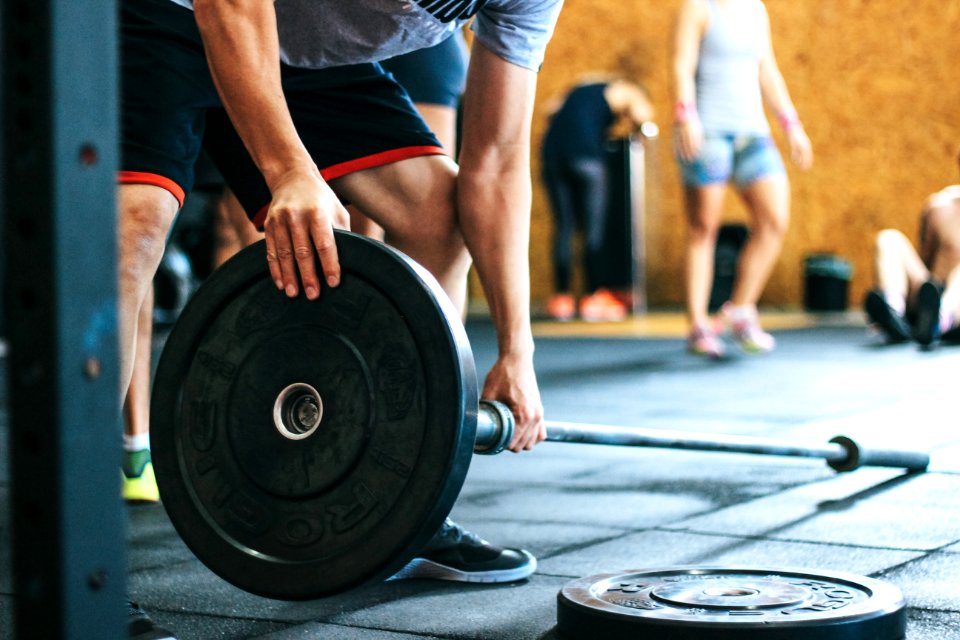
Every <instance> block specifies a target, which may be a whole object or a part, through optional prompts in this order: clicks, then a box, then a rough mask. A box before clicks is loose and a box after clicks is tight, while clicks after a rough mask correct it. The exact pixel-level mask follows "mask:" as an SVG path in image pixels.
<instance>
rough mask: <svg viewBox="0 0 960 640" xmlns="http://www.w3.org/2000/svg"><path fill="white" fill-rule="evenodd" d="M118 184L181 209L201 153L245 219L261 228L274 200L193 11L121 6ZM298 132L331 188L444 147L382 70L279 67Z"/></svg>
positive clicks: (165, 1) (158, 0)
mask: <svg viewBox="0 0 960 640" xmlns="http://www.w3.org/2000/svg"><path fill="white" fill-rule="evenodd" d="M120 64H121V103H120V104H121V159H120V169H121V171H120V175H119V182H120V183H121V184H152V185H156V186H160V187H163V188H164V189H167V190H168V191H170V193H172V194H173V195H174V196H175V197H176V198H177V200H178V201H179V202H180V204H181V205H182V204H183V199H184V195H185V194H186V193H188V192H189V191H190V189H191V188H192V187H193V181H194V163H195V161H196V159H197V156H198V154H199V152H200V148H201V145H202V146H203V147H204V148H205V149H206V150H207V153H208V154H209V155H210V157H211V158H212V159H213V161H214V163H215V164H216V165H217V168H218V169H219V170H220V172H221V173H222V174H223V177H224V180H225V181H226V183H227V185H229V186H230V188H231V189H232V190H233V191H234V193H235V194H236V195H237V198H238V199H239V200H240V203H241V204H242V205H243V207H244V209H245V210H246V212H247V215H248V216H250V218H251V219H252V220H253V221H254V224H256V225H257V226H258V228H259V227H260V226H261V225H262V223H263V217H264V216H265V215H266V207H267V205H269V203H270V192H269V190H268V189H267V185H266V182H265V181H264V179H263V176H262V175H261V174H260V171H259V170H258V169H257V167H256V165H255V164H254V163H253V160H252V159H251V158H250V156H249V154H248V153H247V151H246V148H245V147H244V146H243V142H242V141H241V140H240V137H239V136H238V135H237V133H236V131H235V130H234V128H233V126H232V124H231V123H230V120H229V118H228V117H227V115H226V112H225V111H224V109H223V106H222V104H221V102H220V98H219V96H218V95H217V91H216V89H215V87H214V85H213V80H212V78H211V77H210V71H209V69H208V67H207V61H206V58H205V57H204V53H203V45H202V42H201V39H200V33H199V31H198V30H197V25H196V22H195V20H194V17H193V12H192V11H190V10H189V9H185V8H183V7H181V6H179V5H177V4H174V3H173V2H170V0H122V3H121V57H120ZM281 74H282V82H283V91H284V95H285V96H286V99H287V104H288V107H289V109H290V113H291V115H292V117H293V122H294V125H295V126H296V128H297V132H298V133H299V135H300V138H301V139H302V140H303V143H304V145H305V146H306V148H307V150H308V151H309V152H310V155H311V156H312V157H313V160H314V162H315V163H316V164H317V166H318V167H320V173H321V175H322V176H323V177H324V179H325V180H332V179H334V178H338V177H340V176H343V175H346V174H349V173H352V172H355V171H360V170H363V169H369V168H372V167H378V166H382V165H385V164H389V163H391V162H395V161H397V160H403V159H406V158H412V157H416V156H422V155H431V154H443V153H444V151H443V148H442V147H441V146H440V143H439V142H438V141H437V139H436V137H435V136H434V135H433V134H432V133H431V132H430V130H429V128H428V127H427V125H426V124H425V123H424V122H423V119H422V118H420V116H419V115H418V114H417V111H416V109H415V108H414V106H413V103H412V102H411V101H410V98H409V97H408V96H407V94H406V93H405V92H404V90H403V89H402V88H401V87H400V86H399V85H398V84H397V83H396V82H395V81H394V80H393V79H392V78H391V77H390V76H389V74H387V73H385V72H384V71H383V69H382V68H381V67H380V65H378V64H357V65H350V66H344V67H336V68H331V69H320V70H315V69H299V68H294V67H290V66H286V65H283V66H282V67H281Z"/></svg>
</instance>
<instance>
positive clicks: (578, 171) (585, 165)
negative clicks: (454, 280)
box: [541, 78, 653, 321]
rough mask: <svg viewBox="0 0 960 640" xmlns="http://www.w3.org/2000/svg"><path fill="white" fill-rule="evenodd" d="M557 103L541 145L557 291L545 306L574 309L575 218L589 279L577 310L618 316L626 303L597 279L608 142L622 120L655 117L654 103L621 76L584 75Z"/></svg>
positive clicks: (562, 313)
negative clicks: (579, 226)
mask: <svg viewBox="0 0 960 640" xmlns="http://www.w3.org/2000/svg"><path fill="white" fill-rule="evenodd" d="M557 102H558V104H557V106H556V107H555V108H554V109H553V111H552V113H551V115H550V122H549V123H548V125H547V133H546V135H545V136H544V138H543V145H542V147H541V156H542V163H541V164H542V167H543V180H544V183H545V185H546V188H547V194H548V196H549V197H550V209H551V211H552V212H553V218H554V224H555V231H554V239H553V269H554V286H555V288H556V293H555V294H554V295H553V296H552V297H551V298H550V299H549V300H548V301H547V313H548V314H549V315H550V316H551V317H552V318H554V319H556V320H570V319H572V318H573V317H574V315H576V313H577V311H578V305H577V304H576V302H575V300H574V297H573V293H572V290H571V287H570V275H571V266H572V264H571V263H572V258H573V253H572V251H571V243H572V240H573V234H574V231H575V229H576V226H577V223H578V222H580V223H581V224H582V226H583V239H584V242H583V245H584V247H583V252H584V256H583V265H584V280H585V286H586V292H585V293H586V295H585V296H584V297H582V298H581V299H580V301H579V313H580V317H581V318H583V319H584V320H588V321H613V320H622V319H623V318H625V317H626V315H627V307H626V305H625V304H624V303H623V302H621V301H620V300H619V299H617V297H616V296H615V295H614V294H613V293H612V292H610V291H608V290H607V289H605V288H603V287H601V285H600V282H601V277H602V273H601V272H602V270H603V264H604V262H605V259H606V258H605V256H604V235H605V231H606V222H607V208H608V203H609V191H610V175H609V174H610V167H609V160H608V158H607V150H606V144H607V141H608V140H609V139H610V130H611V128H613V127H616V126H617V125H622V123H623V122H627V123H628V125H627V126H628V127H629V129H637V128H638V127H639V126H640V125H641V124H643V123H644V122H647V121H649V120H650V119H651V118H653V106H652V104H651V103H650V98H649V96H648V95H647V92H646V91H645V90H644V89H643V88H642V87H640V86H639V85H637V84H636V83H634V82H631V81H629V80H626V79H623V78H611V79H605V80H600V79H598V80H595V81H587V82H583V83H581V84H579V85H577V86H575V87H574V88H573V89H571V90H570V91H569V92H568V93H567V94H566V95H565V96H564V97H562V98H561V99H559V100H558V101H557ZM625 128H626V127H625Z"/></svg>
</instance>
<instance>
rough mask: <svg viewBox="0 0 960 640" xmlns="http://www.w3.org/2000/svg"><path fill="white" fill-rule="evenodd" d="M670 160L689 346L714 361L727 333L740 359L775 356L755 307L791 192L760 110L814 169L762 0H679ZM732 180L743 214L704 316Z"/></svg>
mask: <svg viewBox="0 0 960 640" xmlns="http://www.w3.org/2000/svg"><path fill="white" fill-rule="evenodd" d="M673 75H674V89H675V91H676V110H675V122H676V134H677V136H676V137H677V158H678V162H679V164H680V170H681V173H682V179H683V185H684V201H685V207H686V216H687V221H688V235H687V251H686V270H685V276H684V280H685V284H686V307H687V318H688V322H689V324H690V333H689V335H688V338H687V348H688V350H689V351H690V352H692V353H695V354H699V355H705V356H708V357H712V358H720V357H722V356H723V355H724V353H725V350H726V348H725V346H724V343H723V341H722V339H721V337H720V336H721V334H722V333H723V332H725V331H726V330H727V329H728V328H730V329H732V332H733V337H734V339H735V340H736V341H737V342H738V343H739V344H740V346H741V347H742V348H743V350H744V351H747V352H754V353H756V352H767V351H770V350H772V349H773V348H774V346H775V341H774V339H773V336H771V335H770V334H769V333H766V332H765V331H763V329H761V327H760V323H759V318H758V316H757V307H756V305H757V301H758V300H759V298H760V295H761V293H762V292H763V289H764V287H765V286H766V283H767V279H768V278H769V276H770V272H771V270H772V268H773V265H774V263H775V262H776V260H777V257H778V256H779V254H780V248H781V246H782V243H783V237H784V234H785V233H786V229H787V225H788V221H789V217H790V186H789V183H788V180H787V175H786V171H785V169H784V166H783V161H782V160H781V157H780V153H779V152H778V150H777V148H776V145H775V144H774V142H773V140H772V139H771V137H770V127H769V124H768V123H767V119H766V115H765V113H764V103H766V105H767V106H769V107H770V109H771V110H772V111H773V113H775V114H776V116H777V120H778V121H779V123H780V126H781V127H782V128H783V131H784V134H785V135H786V138H787V141H788V143H789V145H790V158H791V159H792V160H793V162H794V163H795V164H796V165H797V166H798V167H800V168H801V169H807V168H809V167H810V166H811V164H812V161H813V152H812V150H811V145H810V140H809V139H808V138H807V135H806V133H804V130H803V126H802V125H801V124H800V120H799V118H798V117H797V112H796V110H795V109H794V106H793V103H792V101H791V100H790V96H789V94H788V92H787V87H786V83H785V82H784V79H783V76H782V75H781V73H780V69H779V67H778V66H777V62H776V59H775V57H774V53H773V46H772V44H771V38H770V24H769V18H768V16H767V10H766V7H765V6H764V4H763V3H762V2H760V0H685V2H684V3H683V6H682V7H681V9H680V13H679V15H678V18H677V23H676V32H675V51H674V59H673ZM731 181H732V182H733V184H734V185H735V187H736V189H737V192H738V194H739V195H740V197H741V199H742V200H743V202H744V204H745V205H746V208H747V210H748V212H749V227H750V235H749V238H748V239H747V241H746V243H745V245H744V247H743V249H742V252H741V254H740V259H739V263H738V266H737V274H736V279H735V282H734V287H733V292H732V293H731V296H730V300H729V301H728V302H727V303H725V304H724V305H723V307H722V308H721V310H720V313H719V314H718V317H717V319H716V320H717V321H716V322H715V323H711V322H710V320H709V317H708V303H709V297H710V289H711V285H712V281H713V264H714V248H715V246H716V240H717V232H718V229H719V227H720V223H721V217H722V215H723V203H724V197H725V193H726V185H727V183H728V182H731Z"/></svg>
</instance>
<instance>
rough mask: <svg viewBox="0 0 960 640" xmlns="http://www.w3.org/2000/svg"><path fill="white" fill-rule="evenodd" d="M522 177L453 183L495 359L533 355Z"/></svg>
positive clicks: (526, 191)
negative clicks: (494, 346)
mask: <svg viewBox="0 0 960 640" xmlns="http://www.w3.org/2000/svg"><path fill="white" fill-rule="evenodd" d="M528 176H529V172H528V171H527V172H519V171H517V172H514V173H510V172H507V173H502V172H498V173H495V174H483V173H464V172H463V171H461V173H460V177H459V179H458V189H457V199H458V204H459V214H460V224H461V228H462V231H463V236H464V240H465V242H466V244H467V247H468V248H469V250H470V254H471V255H472V256H473V261H474V265H475V268H476V270H477V275H478V276H479V278H480V281H481V283H482V285H483V289H484V293H485V294H486V297H487V302H488V303H489V305H490V314H491V317H492V318H493V321H494V324H495V326H496V329H497V340H498V345H499V350H500V355H501V356H505V355H520V356H527V355H532V353H533V335H532V332H531V329H530V267H529V242H530V203H531V195H530V181H529V177H528Z"/></svg>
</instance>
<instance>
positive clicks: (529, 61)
mask: <svg viewBox="0 0 960 640" xmlns="http://www.w3.org/2000/svg"><path fill="white" fill-rule="evenodd" d="M562 6H563V0H490V1H489V2H488V3H487V4H485V5H484V6H483V9H481V10H480V13H478V14H477V16H476V19H475V20H474V21H473V24H472V25H471V27H470V28H471V30H472V31H473V32H474V34H476V37H477V39H478V40H479V41H480V42H482V43H483V45H484V46H485V47H487V48H488V49H490V50H491V51H492V52H493V53H495V54H497V55H498V56H500V57H501V58H503V59H504V60H506V61H507V62H510V63H512V64H515V65H518V66H521V67H525V68H527V69H530V70H532V71H539V70H540V65H542V64H543V56H544V52H545V51H546V48H547V43H548V42H549V41H550V37H551V36H552V35H553V29H554V27H555V26H556V24H557V17H558V16H559V15H560V8H561V7H562Z"/></svg>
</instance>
